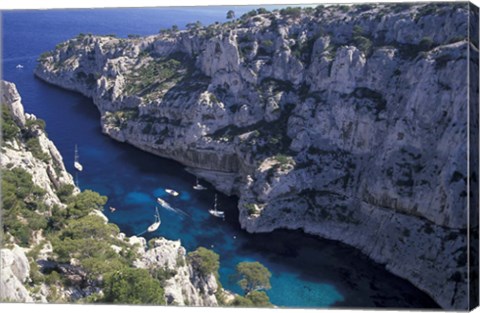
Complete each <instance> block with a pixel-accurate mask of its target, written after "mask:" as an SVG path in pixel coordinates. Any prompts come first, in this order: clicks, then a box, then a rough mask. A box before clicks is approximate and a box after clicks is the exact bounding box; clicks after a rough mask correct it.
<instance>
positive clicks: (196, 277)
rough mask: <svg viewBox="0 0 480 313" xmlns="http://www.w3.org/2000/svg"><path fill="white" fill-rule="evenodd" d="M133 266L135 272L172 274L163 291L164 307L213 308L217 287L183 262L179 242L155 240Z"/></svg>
mask: <svg viewBox="0 0 480 313" xmlns="http://www.w3.org/2000/svg"><path fill="white" fill-rule="evenodd" d="M143 249H144V251H143V253H142V254H141V257H140V259H139V260H137V262H136V266H137V267H139V268H147V269H152V268H157V269H162V270H167V271H170V272H171V273H173V274H172V275H173V276H172V277H171V278H169V279H168V280H167V281H166V284H165V287H164V290H165V298H166V301H167V304H176V305H191V306H192V305H193V306H217V305H218V302H217V299H216V297H215V293H216V292H217V289H218V285H217V281H216V279H215V276H214V275H213V274H210V275H209V276H208V277H203V276H202V275H201V274H200V273H198V272H197V271H196V270H195V269H193V268H192V266H191V265H190V264H187V262H186V258H185V257H186V251H185V248H184V247H182V246H181V244H180V241H170V240H166V239H164V238H157V239H154V241H153V247H152V248H149V249H146V247H145V246H144V247H143Z"/></svg>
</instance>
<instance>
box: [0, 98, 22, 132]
mask: <svg viewBox="0 0 480 313" xmlns="http://www.w3.org/2000/svg"><path fill="white" fill-rule="evenodd" d="M1 106H2V138H3V141H11V140H12V139H14V138H16V137H17V136H18V134H19V133H20V128H19V127H18V126H17V124H16V123H15V121H14V120H13V118H12V115H11V112H10V108H9V107H8V106H6V105H5V104H1Z"/></svg>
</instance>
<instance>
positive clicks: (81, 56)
mask: <svg viewBox="0 0 480 313" xmlns="http://www.w3.org/2000/svg"><path fill="white" fill-rule="evenodd" d="M469 10H470V7H469V5H468V4H467V3H445V4H409V5H403V4H398V5H397V4H395V5H394V4H391V5H387V4H385V5H359V6H350V7H347V6H330V7H318V8H316V9H304V10H298V9H286V10H281V11H274V12H270V13H264V12H261V14H256V13H255V12H254V13H255V14H247V15H246V16H244V17H242V18H241V19H239V20H235V21H232V22H228V23H225V24H223V25H211V26H208V27H204V28H202V27H198V26H194V27H192V28H190V29H188V30H185V31H173V30H171V31H166V32H163V33H162V34H160V35H156V36H150V37H146V38H136V39H133V40H127V39H117V38H111V37H100V36H79V37H77V38H74V39H71V40H69V41H67V42H65V43H63V44H61V45H60V46H59V47H58V48H57V49H56V50H55V51H53V52H50V53H48V54H46V55H44V57H43V59H41V60H40V63H39V66H38V68H37V70H36V75H37V76H38V77H40V78H41V79H44V80H45V81H47V82H50V83H52V84H55V85H58V86H61V87H63V88H67V89H70V90H75V91H79V92H81V93H83V94H84V95H86V96H89V97H91V98H92V99H93V101H94V103H95V104H96V105H97V107H98V108H99V110H100V112H101V115H102V120H101V123H102V127H103V131H104V132H105V133H107V134H109V135H110V136H112V137H113V138H115V139H117V140H120V141H124V142H128V143H131V144H132V145H134V146H137V147H139V148H141V149H143V150H146V151H149V152H152V153H154V154H157V155H160V156H164V157H169V158H172V159H175V160H178V161H180V162H182V163H183V164H185V165H187V166H189V167H191V168H192V171H195V172H196V173H197V174H199V175H201V176H202V177H204V178H206V179H208V180H209V181H211V182H212V183H213V184H214V185H215V186H216V187H217V188H218V189H219V190H222V191H224V192H226V193H231V194H237V195H238V196H239V198H240V201H239V211H240V215H239V216H240V223H241V225H242V227H244V228H245V229H246V230H248V231H249V232H265V231H271V230H273V229H276V228H289V229H303V230H304V231H306V232H308V233H311V234H316V235H320V236H322V237H327V238H330V239H334V240H339V241H342V242H344V243H346V244H349V245H352V246H354V247H357V248H359V249H360V250H361V251H363V252H364V253H365V254H367V255H368V256H370V257H371V258H372V259H373V260H375V261H377V262H380V263H383V264H385V265H386V267H387V268H388V269H389V270H391V271H392V272H393V273H395V274H397V275H399V276H402V277H404V278H406V279H408V280H410V281H411V282H412V283H413V284H415V285H416V286H417V287H419V288H420V289H422V290H424V291H426V292H427V293H429V294H430V295H431V296H432V297H433V298H434V299H435V300H436V301H437V302H438V303H439V304H440V305H441V306H442V307H444V308H448V309H465V308H466V307H467V303H468V291H467V281H468V275H467V264H466V253H467V252H466V251H467V246H466V245H467V244H466V242H467V237H466V227H467V225H466V224H467V212H466V207H467V206H466V203H467V202H466V196H467V194H466V179H467V165H466V160H465V155H466V153H467V151H466V149H467V143H466V142H467V110H468V108H467V100H466V99H467V92H468V90H467V81H466V79H467V76H466V75H465V73H466V72H467V61H468V60H467V56H468V53H469V51H474V52H475V51H476V52H478V47H476V46H475V45H473V44H472V42H470V39H469V38H468V37H467V34H468V32H467V28H468V15H469ZM474 15H475V16H478V14H474ZM438 25H441V27H439V26H438ZM152 73H153V74H152ZM224 178H226V179H224Z"/></svg>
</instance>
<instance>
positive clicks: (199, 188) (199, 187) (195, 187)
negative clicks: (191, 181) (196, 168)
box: [193, 177, 207, 190]
mask: <svg viewBox="0 0 480 313" xmlns="http://www.w3.org/2000/svg"><path fill="white" fill-rule="evenodd" d="M193 189H195V190H206V189H207V187H205V186H203V185H200V182H199V181H198V177H197V181H196V183H195V186H193Z"/></svg>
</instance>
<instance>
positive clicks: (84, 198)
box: [67, 190, 107, 218]
mask: <svg viewBox="0 0 480 313" xmlns="http://www.w3.org/2000/svg"><path fill="white" fill-rule="evenodd" d="M105 203H107V197H105V196H101V195H100V194H98V193H97V192H95V191H91V190H85V191H82V192H81V193H79V194H78V195H76V196H75V197H74V198H73V199H72V201H71V202H70V203H69V205H68V206H67V215H68V217H73V218H79V217H83V216H85V215H87V214H88V213H90V212H92V211H93V210H102V209H103V206H104V205H105Z"/></svg>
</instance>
